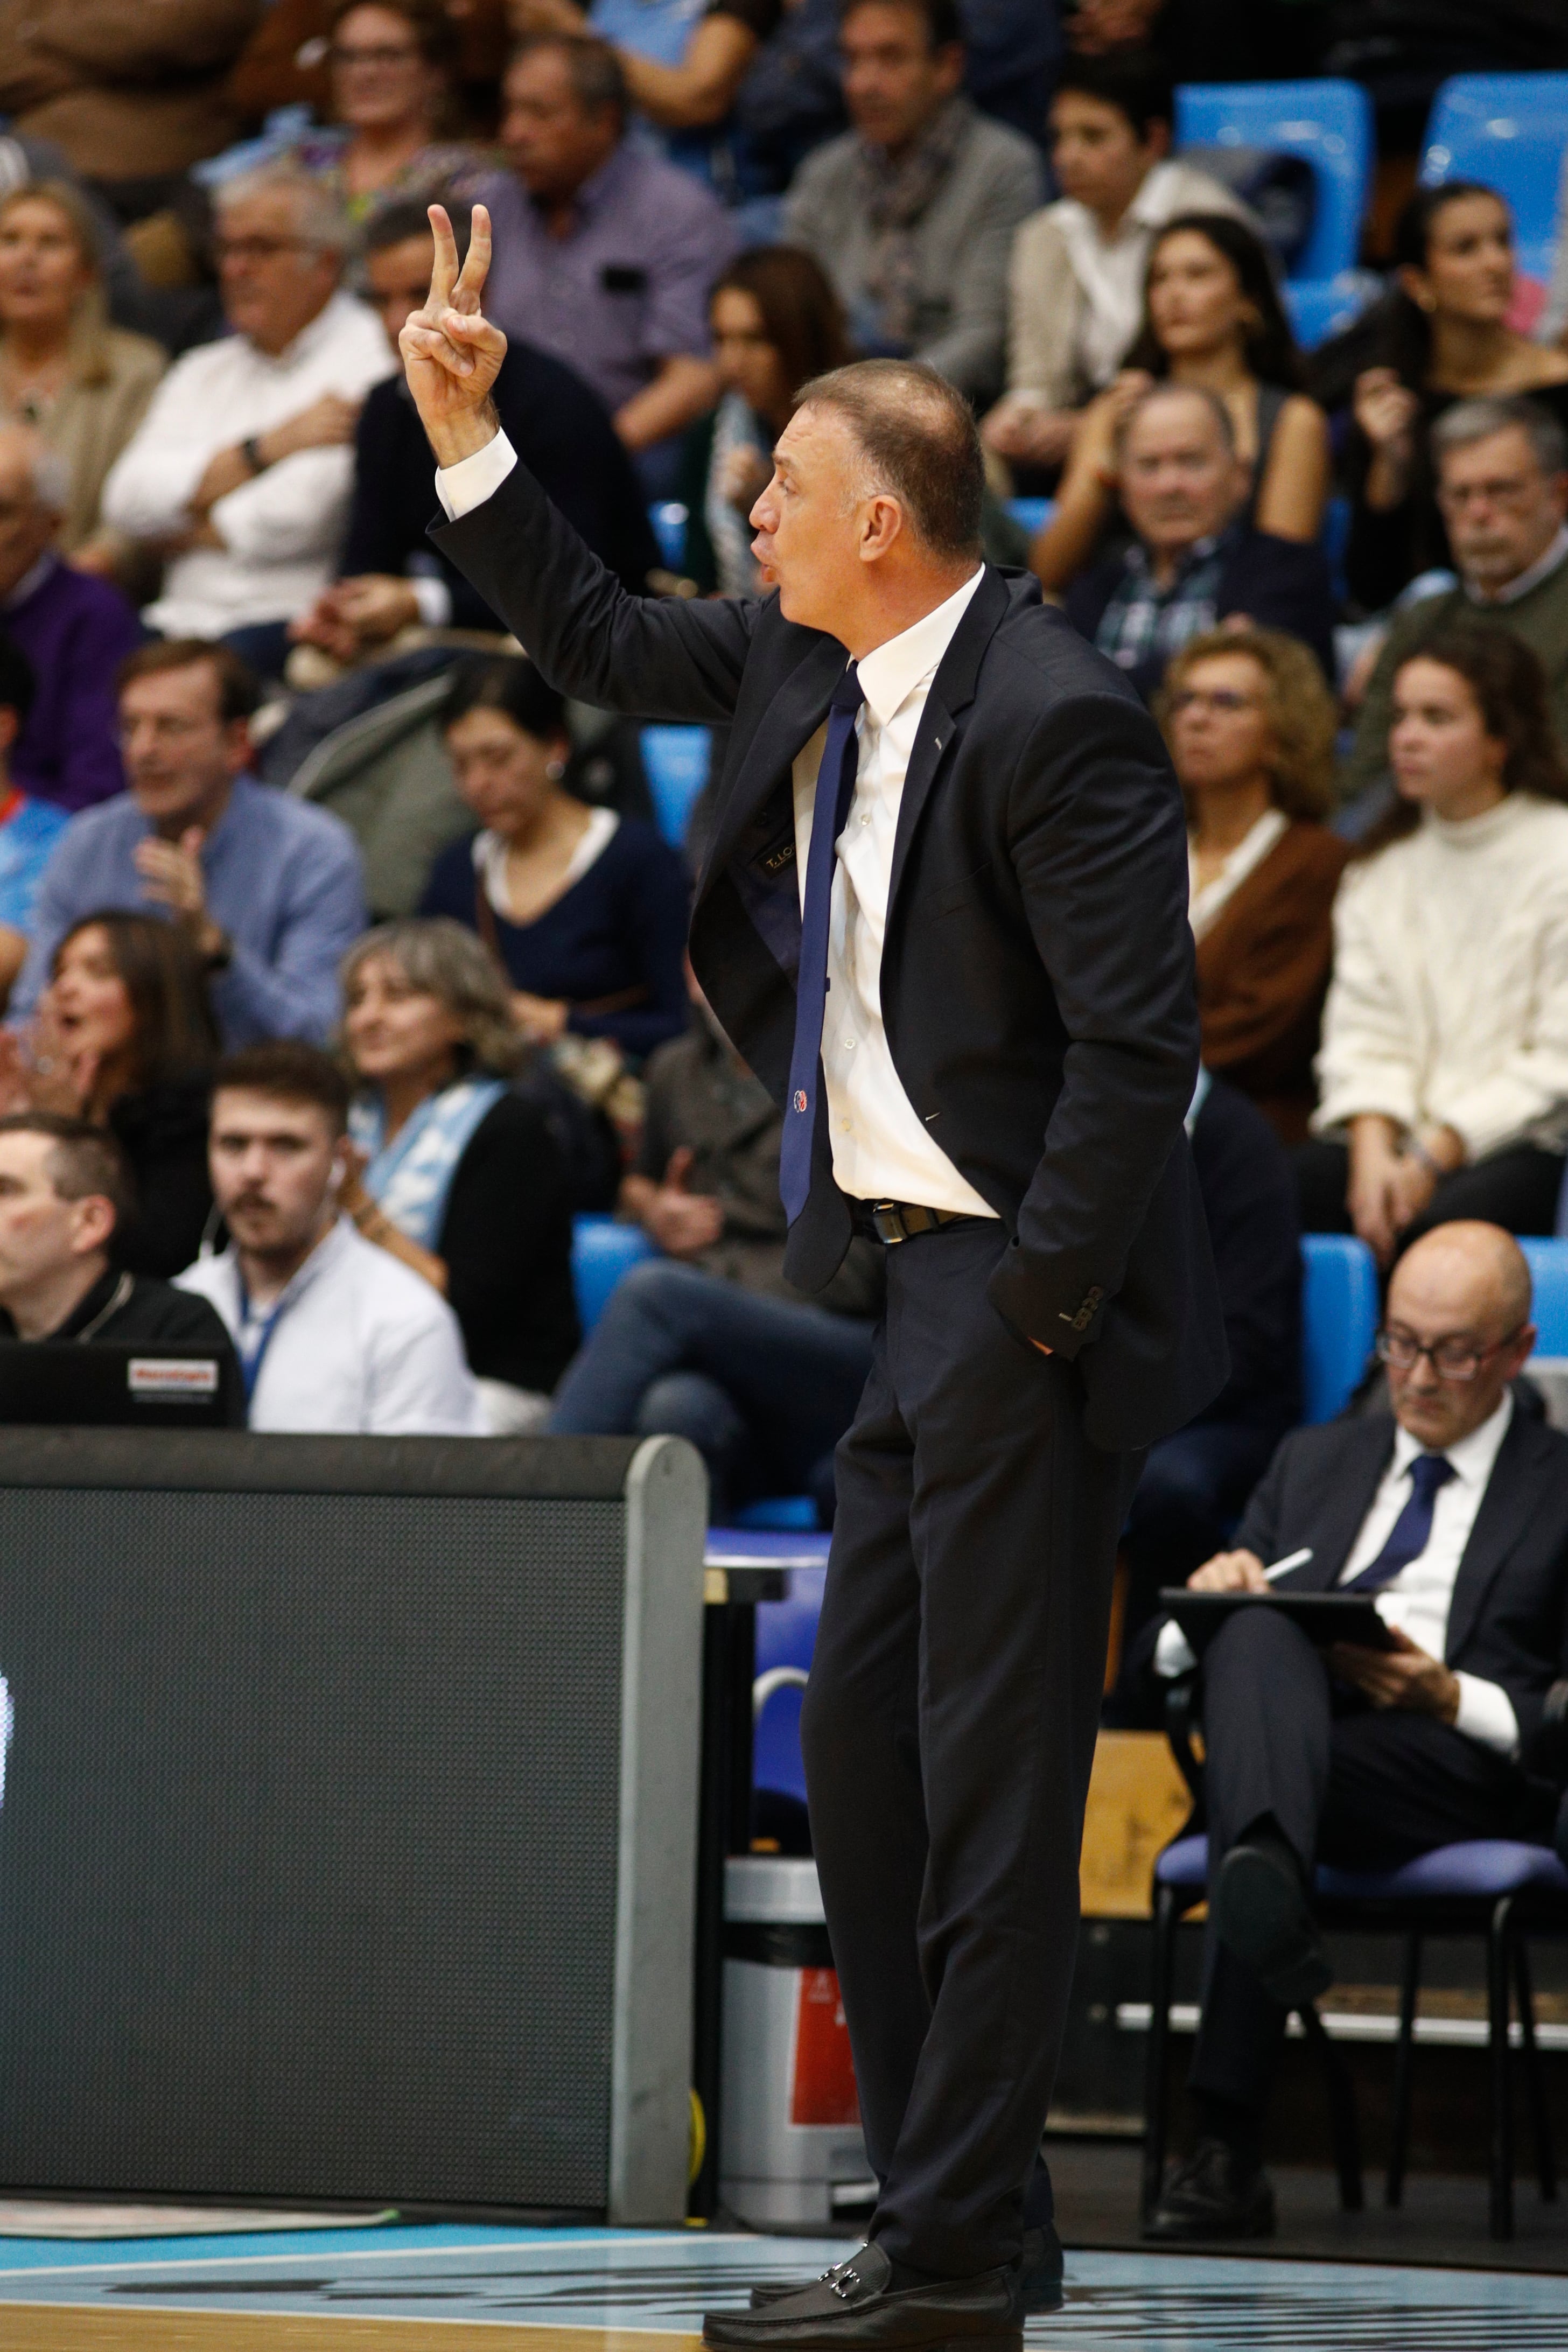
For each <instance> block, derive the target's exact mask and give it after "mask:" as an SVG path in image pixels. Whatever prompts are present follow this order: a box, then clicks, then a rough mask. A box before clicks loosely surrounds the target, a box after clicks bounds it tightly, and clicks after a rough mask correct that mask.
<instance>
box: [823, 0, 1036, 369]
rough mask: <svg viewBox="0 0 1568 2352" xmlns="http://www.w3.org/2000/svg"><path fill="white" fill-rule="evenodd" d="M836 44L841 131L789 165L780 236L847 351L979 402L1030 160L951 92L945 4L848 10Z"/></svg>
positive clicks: (1002, 315)
mask: <svg viewBox="0 0 1568 2352" xmlns="http://www.w3.org/2000/svg"><path fill="white" fill-rule="evenodd" d="M839 42H840V48H841V53H842V57H843V65H844V103H845V105H846V107H847V110H848V114H849V120H850V122H851V125H852V126H853V127H852V128H851V129H850V130H848V131H845V132H844V134H843V136H842V137H841V138H837V139H832V140H829V142H827V144H826V146H825V147H819V148H818V149H817V150H816V153H815V154H812V155H809V156H808V157H807V158H806V160H805V163H803V164H802V165H801V168H800V170H799V172H798V173H796V175H795V184H794V186H793V187H792V188H791V190H790V193H789V196H788V199H787V202H786V205H785V208H784V241H785V243H786V244H790V245H799V246H804V247H805V249H806V251H807V252H808V253H812V254H815V255H816V258H817V260H818V261H819V262H820V263H821V264H822V266H823V268H825V269H826V272H827V274H828V276H829V277H830V278H832V280H833V282H834V285H835V286H836V287H837V290H838V296H839V299H840V300H841V301H842V302H843V304H844V308H845V310H846V311H847V315H848V320H849V332H850V335H851V338H852V340H853V341H854V342H855V343H856V345H857V346H858V349H859V350H860V351H861V352H864V353H866V354H867V355H868V357H876V356H880V357H892V358H899V359H918V360H923V361H925V362H926V363H927V364H928V365H929V366H931V367H934V368H938V369H940V370H941V372H942V374H943V375H945V376H946V377H947V379H948V381H949V382H950V383H954V384H956V385H957V386H958V388H959V390H960V391H961V392H964V393H967V394H969V395H970V397H971V398H972V399H973V400H978V401H985V400H988V399H990V398H991V397H992V396H993V395H994V394H995V393H996V391H997V390H998V389H999V387H1000V384H1001V381H1002V373H1003V362H1004V357H1005V342H1006V327H1007V256H1008V252H1009V250H1010V248H1011V245H1012V239H1013V232H1014V230H1015V229H1016V227H1017V226H1018V224H1019V222H1020V221H1022V220H1024V219H1025V218H1026V216H1027V215H1029V214H1030V213H1031V212H1033V211H1034V210H1035V208H1036V206H1037V205H1038V204H1039V202H1040V160H1039V156H1038V153H1037V151H1036V149H1035V148H1034V146H1033V145H1032V144H1031V143H1030V142H1029V141H1028V140H1026V139H1025V138H1022V137H1021V136H1020V135H1019V133H1018V132H1017V131H1009V130H1007V129H1005V127H1004V126H1003V125H1002V124H1001V123H999V122H994V121H990V120H988V118H987V117H985V116H984V115H982V114H979V113H977V112H976V110H975V109H974V107H973V105H972V104H971V102H970V100H968V99H966V98H964V97H963V96H962V94H961V92H960V87H959V86H960V84H961V82H962V80H963V38H962V35H961V32H960V27H959V20H958V11H957V8H956V6H955V5H954V0H847V6H846V8H845V12H844V16H843V20H842V23H841V25H840V28H839Z"/></svg>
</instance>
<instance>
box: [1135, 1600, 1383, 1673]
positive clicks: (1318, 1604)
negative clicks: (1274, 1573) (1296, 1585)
mask: <svg viewBox="0 0 1568 2352" xmlns="http://www.w3.org/2000/svg"><path fill="white" fill-rule="evenodd" d="M1160 1606H1161V1607H1162V1609H1163V1611H1164V1612H1165V1613H1166V1615H1167V1616H1168V1617H1173V1618H1174V1619H1175V1621H1176V1622H1177V1624H1178V1625H1179V1626H1180V1627H1181V1629H1182V1631H1183V1633H1184V1634H1185V1635H1186V1637H1187V1639H1188V1641H1189V1642H1190V1643H1192V1645H1193V1648H1194V1651H1195V1653H1196V1654H1197V1655H1198V1656H1199V1657H1200V1658H1201V1657H1202V1656H1203V1654H1204V1652H1205V1650H1206V1649H1207V1647H1208V1645H1209V1643H1211V1642H1212V1641H1213V1640H1214V1637H1215V1634H1216V1633H1218V1632H1219V1630H1220V1627H1221V1626H1222V1625H1224V1624H1226V1622H1228V1621H1229V1619H1230V1618H1231V1617H1233V1616H1234V1615H1235V1613H1236V1612H1237V1610H1238V1609H1275V1610H1278V1611H1279V1612H1280V1613H1281V1614H1282V1615H1284V1616H1286V1617H1288V1618H1289V1620H1290V1622H1291V1623H1292V1624H1295V1625H1300V1628H1301V1631H1302V1633H1305V1635H1306V1636H1307V1639H1308V1641H1309V1642H1310V1643H1312V1644H1313V1646H1314V1648H1316V1649H1320V1650H1327V1649H1331V1647H1332V1646H1333V1644H1334V1643H1336V1642H1353V1643H1355V1645H1356V1647H1357V1648H1358V1649H1363V1650H1392V1649H1393V1648H1394V1637H1393V1635H1392V1634H1391V1633H1389V1630H1388V1627H1387V1626H1386V1625H1385V1624H1384V1622H1383V1619H1382V1617H1381V1616H1380V1615H1379V1613H1378V1608H1377V1601H1376V1597H1375V1595H1373V1593H1370V1592H1193V1591H1189V1590H1188V1588H1187V1587H1186V1586H1185V1585H1184V1584H1177V1585H1166V1586H1165V1587H1164V1589H1163V1591H1162V1592H1161V1594H1160Z"/></svg>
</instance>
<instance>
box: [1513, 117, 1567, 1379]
mask: <svg viewBox="0 0 1568 2352" xmlns="http://www.w3.org/2000/svg"><path fill="white" fill-rule="evenodd" d="M1563 79H1564V80H1568V75H1565V76H1564V77H1563ZM1519 1245H1520V1248H1521V1250H1522V1251H1523V1252H1524V1255H1525V1256H1526V1257H1527V1258H1528V1259H1529V1260H1530V1278H1531V1283H1532V1284H1533V1286H1534V1289H1535V1304H1534V1307H1533V1309H1532V1310H1531V1311H1532V1315H1533V1319H1534V1322H1535V1328H1536V1329H1537V1330H1538V1331H1539V1332H1540V1334H1541V1337H1540V1339H1538V1340H1537V1342H1536V1353H1537V1354H1538V1355H1542V1356H1568V1241H1534V1240H1523V1241H1521V1243H1520V1244H1519Z"/></svg>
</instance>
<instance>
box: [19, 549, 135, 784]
mask: <svg viewBox="0 0 1568 2352" xmlns="http://www.w3.org/2000/svg"><path fill="white" fill-rule="evenodd" d="M0 628H3V629H4V630H5V634H6V635H7V636H8V637H9V638H10V639H11V642H12V644H13V645H15V646H19V647H20V649H21V651H22V652H23V653H25V654H26V656H27V659H28V661H29V662H30V663H31V665H32V670H33V682H34V686H35V688H36V693H35V697H34V701H33V708H32V709H31V710H30V711H29V712H28V714H27V723H26V726H25V727H24V728H23V730H22V731H21V733H20V735H19V736H18V737H17V739H16V746H15V748H14V749H13V751H12V753H11V761H10V767H11V774H12V777H13V779H14V780H15V782H17V783H18V784H20V785H21V787H22V789H23V791H24V792H26V793H35V794H36V795H37V798H38V799H39V800H43V801H52V802H53V803H54V804H55V806H56V807H57V808H62V809H67V810H69V811H71V812H73V813H74V812H75V811H76V810H78V809H84V808H90V807H91V806H92V805H93V803H95V802H96V801H106V800H108V799H110V797H111V795H112V794H113V793H120V792H123V791H124V789H125V775H124V771H123V770H122V769H121V764H120V750H119V746H118V744H117V743H116V741H115V733H114V730H115V723H116V713H115V693H114V673H115V670H116V668H117V667H119V665H120V663H121V661H123V659H124V658H125V656H126V655H127V654H128V653H132V652H133V651H134V650H135V648H136V647H137V646H139V645H140V644H141V643H142V636H143V635H144V632H143V630H142V624H141V622H140V621H139V620H138V619H137V617H136V615H135V614H134V613H133V612H132V609H131V607H130V605H129V604H127V603H126V601H125V599H124V597H123V596H122V595H121V593H120V591H119V589H118V588H111V587H110V584H109V583H108V581H107V580H94V579H92V578H91V577H90V576H89V574H88V573H87V572H73V571H72V570H71V568H70V565H69V564H68V563H62V562H61V561H60V559H59V557H58V555H46V556H45V557H44V558H43V560H42V562H39V563H37V564H35V566H34V567H33V570H32V571H31V572H28V574H27V575H26V579H24V580H22V581H21V582H19V583H18V584H17V586H16V589H15V590H14V591H13V592H12V597H11V599H10V600H8V601H7V602H6V603H5V605H4V606H0Z"/></svg>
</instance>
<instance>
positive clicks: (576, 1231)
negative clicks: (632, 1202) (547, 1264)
mask: <svg viewBox="0 0 1568 2352" xmlns="http://www.w3.org/2000/svg"><path fill="white" fill-rule="evenodd" d="M657 1255H658V1252H657V1251H656V1249H655V1248H654V1245H653V1244H652V1242H650V1241H649V1239H648V1237H647V1234H645V1233H644V1232H643V1230H642V1227H641V1226H640V1225H623V1224H622V1223H620V1222H619V1220H618V1219H616V1218H615V1217H574V1218H573V1220H572V1287H573V1289H574V1291H575V1292H576V1294H577V1320H578V1322H579V1323H581V1325H582V1326H583V1333H584V1338H586V1336H587V1334H588V1333H589V1332H590V1331H591V1330H592V1329H593V1328H594V1326H595V1323H596V1322H597V1321H598V1319H599V1318H600V1316H601V1315H602V1314H603V1313H604V1311H605V1306H606V1305H607V1304H608V1301H609V1296H610V1293H611V1291H612V1290H614V1288H615V1286H616V1283H617V1282H619V1280H620V1278H621V1276H622V1275H623V1274H629V1273H630V1272H631V1270H632V1268H633V1266H634V1265H641V1263H642V1261H643V1259H644V1258H645V1257H656V1256H657Z"/></svg>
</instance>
